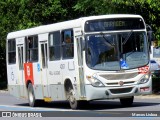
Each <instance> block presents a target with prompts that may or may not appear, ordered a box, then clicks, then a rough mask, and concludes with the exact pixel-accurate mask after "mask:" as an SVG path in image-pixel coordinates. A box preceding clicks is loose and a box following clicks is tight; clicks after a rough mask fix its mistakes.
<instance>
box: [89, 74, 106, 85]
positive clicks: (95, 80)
mask: <svg viewBox="0 0 160 120" xmlns="http://www.w3.org/2000/svg"><path fill="white" fill-rule="evenodd" d="M87 80H88V81H89V82H90V83H91V84H92V85H93V86H94V87H104V86H105V85H104V84H103V83H102V82H101V81H100V80H98V79H97V78H96V77H91V76H87Z"/></svg>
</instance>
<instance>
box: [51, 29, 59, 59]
mask: <svg viewBox="0 0 160 120" xmlns="http://www.w3.org/2000/svg"><path fill="white" fill-rule="evenodd" d="M60 44H61V41H60V32H59V31H57V32H53V33H50V34H49V59H50V61H53V60H59V59H60V57H61V49H60Z"/></svg>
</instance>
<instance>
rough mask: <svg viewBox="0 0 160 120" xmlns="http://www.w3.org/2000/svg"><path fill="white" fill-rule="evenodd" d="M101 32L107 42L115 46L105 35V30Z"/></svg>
mask: <svg viewBox="0 0 160 120" xmlns="http://www.w3.org/2000/svg"><path fill="white" fill-rule="evenodd" d="M100 34H101V35H102V36H103V38H104V39H105V40H106V42H107V43H109V44H110V45H111V46H115V44H114V43H111V42H110V41H109V40H108V39H107V38H106V37H105V34H104V33H103V32H101V33H100Z"/></svg>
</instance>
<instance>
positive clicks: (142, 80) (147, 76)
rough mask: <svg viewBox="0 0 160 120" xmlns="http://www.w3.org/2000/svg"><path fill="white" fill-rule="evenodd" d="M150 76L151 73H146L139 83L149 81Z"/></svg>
mask: <svg viewBox="0 0 160 120" xmlns="http://www.w3.org/2000/svg"><path fill="white" fill-rule="evenodd" d="M149 78H150V74H146V75H144V76H143V77H142V78H141V80H140V81H139V84H144V83H147V82H148V81H149Z"/></svg>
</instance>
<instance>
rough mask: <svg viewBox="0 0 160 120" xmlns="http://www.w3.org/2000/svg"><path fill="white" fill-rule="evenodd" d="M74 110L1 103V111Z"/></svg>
mask: <svg viewBox="0 0 160 120" xmlns="http://www.w3.org/2000/svg"><path fill="white" fill-rule="evenodd" d="M4 110H6V111H73V110H72V109H67V110H64V109H57V108H56V109H54V108H40V107H35V108H33V107H23V106H11V105H0V111H4Z"/></svg>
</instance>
